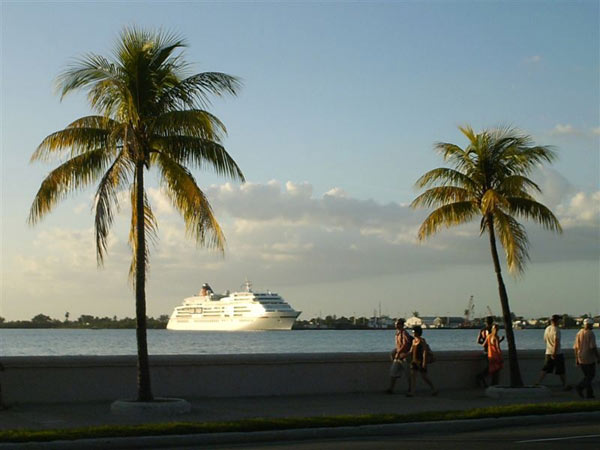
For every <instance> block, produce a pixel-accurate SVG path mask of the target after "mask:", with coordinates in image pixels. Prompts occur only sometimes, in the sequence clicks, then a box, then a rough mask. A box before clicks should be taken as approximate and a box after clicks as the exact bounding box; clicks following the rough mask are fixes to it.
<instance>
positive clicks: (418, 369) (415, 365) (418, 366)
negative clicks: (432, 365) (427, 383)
mask: <svg viewBox="0 0 600 450" xmlns="http://www.w3.org/2000/svg"><path fill="white" fill-rule="evenodd" d="M410 370H414V371H415V372H421V373H427V368H426V367H423V363H420V362H418V363H416V362H413V363H410Z"/></svg>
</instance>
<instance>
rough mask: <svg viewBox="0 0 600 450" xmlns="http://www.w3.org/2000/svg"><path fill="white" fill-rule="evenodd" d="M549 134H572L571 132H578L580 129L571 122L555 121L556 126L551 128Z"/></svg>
mask: <svg viewBox="0 0 600 450" xmlns="http://www.w3.org/2000/svg"><path fill="white" fill-rule="evenodd" d="M551 134H552V135H555V136H559V135H573V134H580V131H579V130H578V129H577V128H575V127H574V126H573V125H571V124H561V123H557V124H556V126H555V127H554V128H553V129H552V132H551Z"/></svg>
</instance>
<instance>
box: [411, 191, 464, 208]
mask: <svg viewBox="0 0 600 450" xmlns="http://www.w3.org/2000/svg"><path fill="white" fill-rule="evenodd" d="M467 200H469V201H473V200H474V198H473V196H472V195H471V193H470V192H469V191H468V190H466V189H464V188H461V187H456V186H439V187H434V188H431V189H428V190H427V191H425V192H423V193H422V194H421V195H419V196H418V197H417V198H416V199H414V200H413V202H412V203H411V204H410V206H411V208H422V207H425V208H430V207H432V206H433V207H438V206H440V205H446V204H448V203H456V202H463V201H467Z"/></svg>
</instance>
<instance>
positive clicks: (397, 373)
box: [390, 359, 405, 378]
mask: <svg viewBox="0 0 600 450" xmlns="http://www.w3.org/2000/svg"><path fill="white" fill-rule="evenodd" d="M404 369H405V367H404V361H402V360H400V359H395V360H394V361H392V366H391V367H390V378H400V377H401V376H402V375H404Z"/></svg>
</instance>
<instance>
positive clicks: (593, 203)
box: [556, 191, 600, 228]
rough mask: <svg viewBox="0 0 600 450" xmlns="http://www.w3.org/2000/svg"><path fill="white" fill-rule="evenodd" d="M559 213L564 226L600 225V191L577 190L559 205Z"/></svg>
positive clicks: (596, 226)
mask: <svg viewBox="0 0 600 450" xmlns="http://www.w3.org/2000/svg"><path fill="white" fill-rule="evenodd" d="M556 211H557V214H558V216H559V218H560V221H561V223H562V225H563V227H565V228H568V227H581V226H585V225H589V226H594V227H595V228H598V227H600V191H597V192H592V193H586V192H577V193H576V194H575V195H574V196H572V197H571V198H570V199H569V200H567V201H566V202H565V203H563V204H560V205H558V207H557V210H556Z"/></svg>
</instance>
